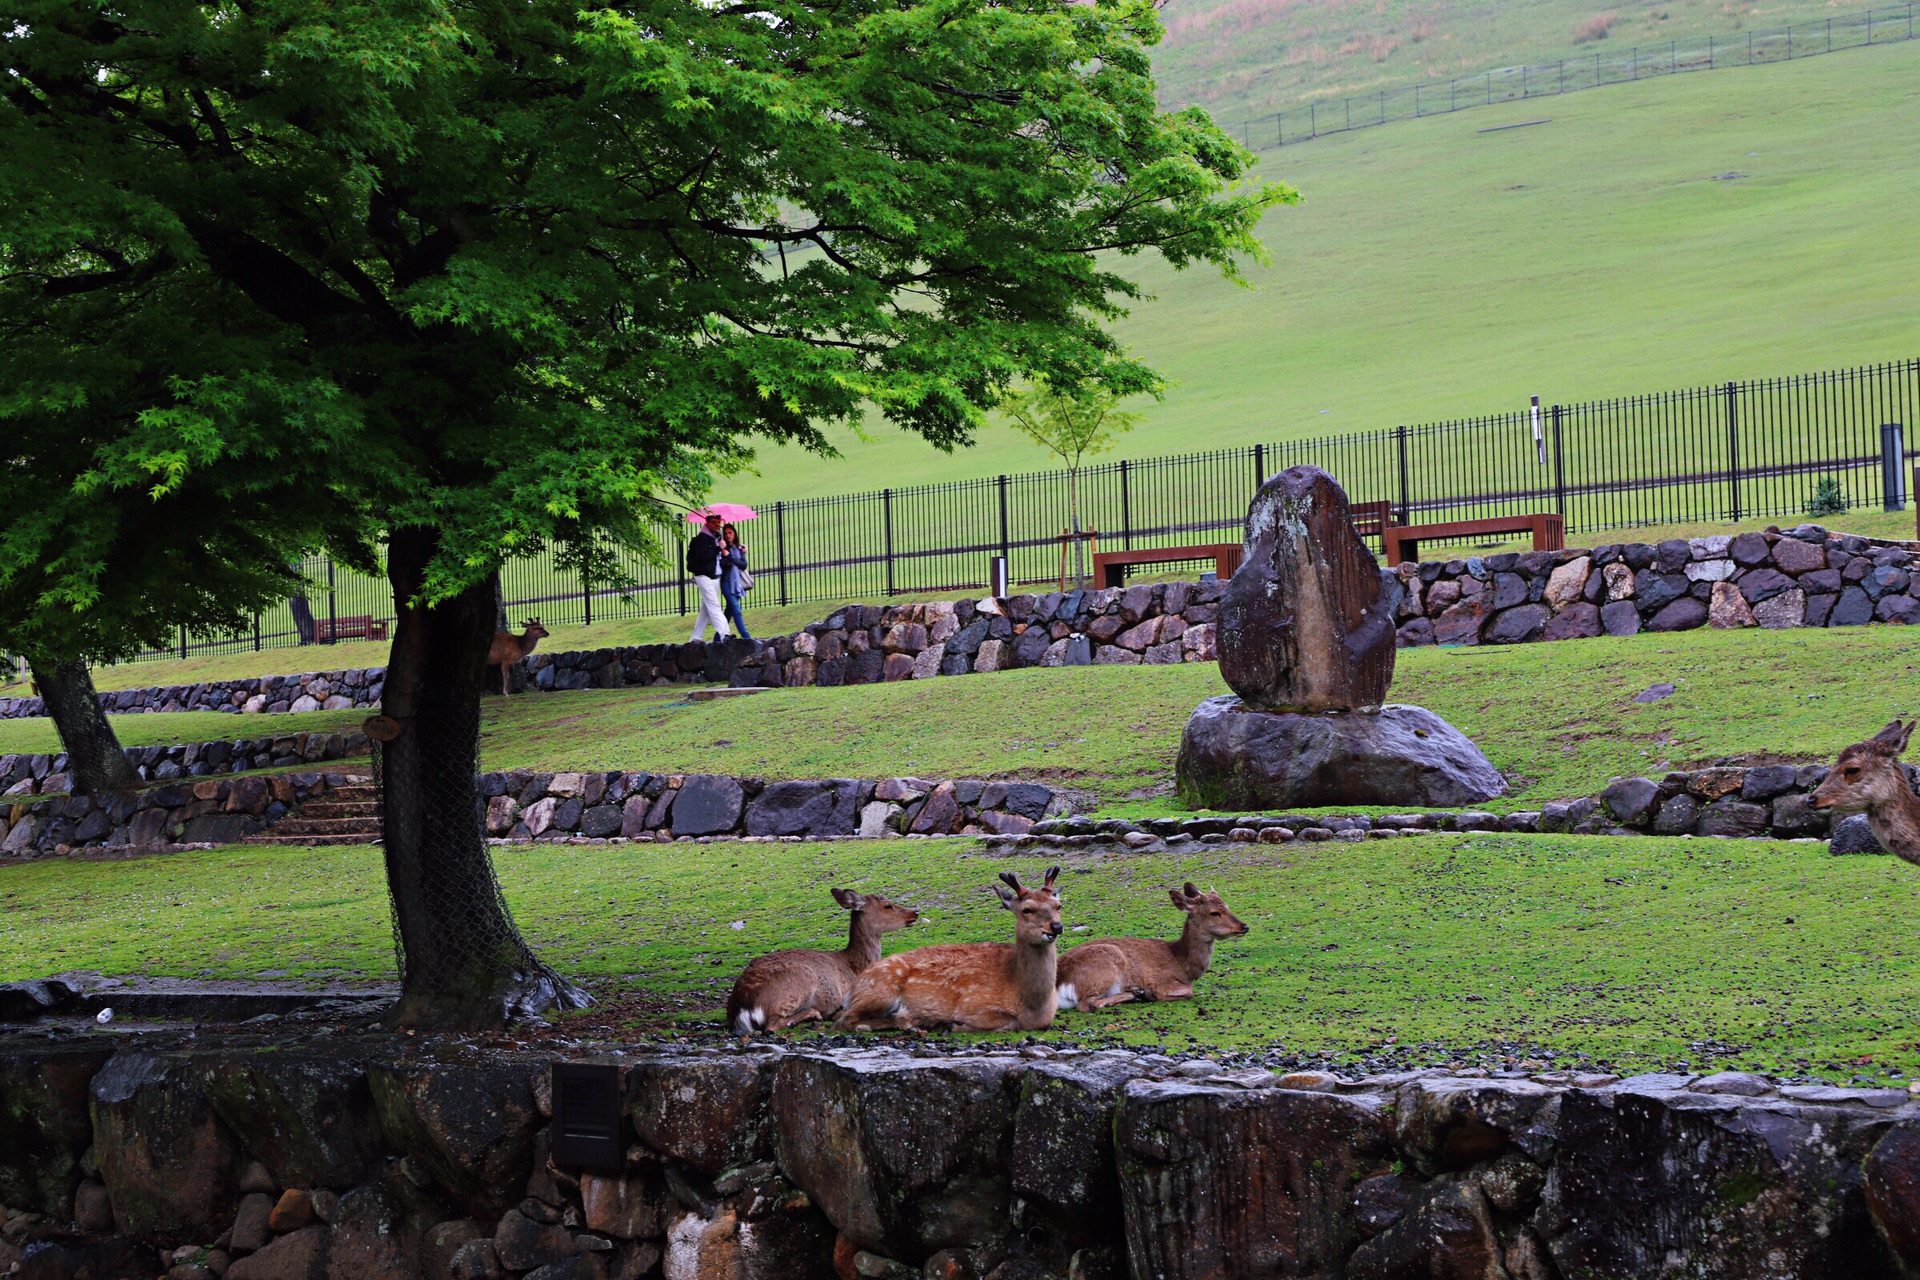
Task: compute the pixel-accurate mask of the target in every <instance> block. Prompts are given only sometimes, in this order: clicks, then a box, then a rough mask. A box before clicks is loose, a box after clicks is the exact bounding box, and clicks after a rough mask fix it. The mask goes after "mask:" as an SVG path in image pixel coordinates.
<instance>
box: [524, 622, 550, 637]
mask: <svg viewBox="0 0 1920 1280" xmlns="http://www.w3.org/2000/svg"><path fill="white" fill-rule="evenodd" d="M521 625H522V626H524V627H525V628H526V630H525V631H522V632H521V633H520V638H521V639H522V640H545V639H546V638H547V637H548V636H550V635H552V634H553V633H552V632H551V631H548V630H547V629H546V628H545V627H543V626H541V625H540V619H538V618H528V619H527V620H526V621H525V622H523V623H521Z"/></svg>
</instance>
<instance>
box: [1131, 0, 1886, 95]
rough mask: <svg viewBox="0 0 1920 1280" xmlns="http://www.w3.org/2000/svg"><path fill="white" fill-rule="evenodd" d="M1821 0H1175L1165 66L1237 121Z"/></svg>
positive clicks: (1785, 19) (1168, 81) (1802, 17)
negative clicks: (1617, 0) (1607, 0)
mask: <svg viewBox="0 0 1920 1280" xmlns="http://www.w3.org/2000/svg"><path fill="white" fill-rule="evenodd" d="M1863 7H1864V6H1858V5H1851V4H1849V5H1846V6H1836V5H1830V4H1825V3H1821V2H1820V0H1772V2H1770V3H1761V4H1745V3H1740V0H1624V3H1618V4H1613V3H1602V2H1601V0H1526V3H1519V4H1516V3H1513V2H1512V0H1316V3H1312V4H1308V3H1305V2H1304V0H1174V2H1173V3H1171V4H1168V5H1167V6H1166V7H1165V8H1164V9H1162V10H1161V21H1162V22H1164V23H1165V24H1166V28H1167V38H1166V40H1165V41H1164V43H1163V44H1162V45H1161V47H1160V48H1159V49H1158V50H1157V51H1156V52H1155V54H1154V59H1153V66H1154V72H1155V75H1156V76H1157V77H1158V79H1159V82H1160V99H1161V101H1162V102H1163V103H1165V104H1166V105H1167V106H1169V107H1179V106H1188V105H1193V104H1198V105H1200V106H1203V107H1206V108H1207V109H1208V110H1209V111H1210V112H1212V113H1213V116H1214V118H1215V119H1216V120H1219V121H1221V122H1222V123H1227V124H1233V123H1237V122H1238V121H1240V120H1242V119H1244V118H1246V117H1248V116H1257V115H1263V114H1268V113H1271V112H1273V111H1276V110H1280V109H1283V108H1286V107H1292V106H1299V105H1303V104H1305V103H1306V102H1308V101H1312V100H1323V101H1324V100H1327V99H1334V98H1340V97H1345V96H1349V95H1362V94H1369V93H1374V92H1377V91H1379V90H1381V89H1389V90H1391V89H1398V88H1403V87H1408V86H1411V85H1414V84H1426V85H1442V86H1444V85H1445V84H1446V82H1447V81H1448V80H1450V79H1454V78H1457V77H1464V76H1471V75H1475V74H1478V73H1480V72H1483V71H1488V70H1492V69H1497V68H1500V67H1507V66H1517V65H1519V64H1521V63H1542V62H1551V61H1555V60H1557V59H1561V58H1570V57H1579V56H1582V55H1591V54H1592V53H1594V52H1595V51H1596V50H1601V51H1604V52H1605V53H1608V54H1612V53H1615V52H1621V53H1624V51H1625V49H1626V48H1627V47H1628V46H1634V45H1639V46H1651V45H1656V44H1664V43H1665V42H1667V41H1670V40H1681V41H1684V40H1687V39H1690V38H1693V37H1696V36H1707V35H1715V36H1720V35H1737V34H1738V33H1741V32H1744V31H1748V30H1754V29H1770V28H1775V27H1784V26H1788V25H1791V24H1795V23H1806V22H1818V21H1821V20H1823V19H1825V18H1827V17H1830V16H1835V15H1837V14H1843V13H1852V12H1856V11H1857V10H1858V9H1860V8H1863Z"/></svg>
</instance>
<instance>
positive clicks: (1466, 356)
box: [721, 42, 1920, 503]
mask: <svg viewBox="0 0 1920 1280" xmlns="http://www.w3.org/2000/svg"><path fill="white" fill-rule="evenodd" d="M1917 112H1920V42H1916V43H1906V44H1895V45H1887V46H1883V47H1880V48H1875V49H1863V50H1857V51H1854V52H1849V53H1840V54H1835V55H1833V56H1831V57H1822V58H1811V59H1807V60H1805V61H1801V62H1794V63H1787V64H1782V65H1777V66H1772V67H1762V68H1755V69H1753V70H1751V71H1746V70H1743V71H1738V72H1728V73H1725V74H1711V75H1694V76H1679V77H1674V78H1670V79H1664V80H1659V81H1654V82H1642V83H1640V84H1637V85H1622V86H1614V87H1610V88H1602V89H1595V90H1592V91H1590V92H1586V93H1578V94H1571V95H1569V96H1567V97H1565V98H1556V99H1553V100H1551V101H1550V102H1544V103H1543V102H1539V101H1535V102H1529V103H1515V104H1510V105H1507V106H1497V105H1496V106H1493V107H1488V108H1485V109H1483V110H1480V111H1474V112H1462V113H1460V114H1457V115H1451V116H1440V117H1431V118H1428V119H1425V120H1419V121H1410V122H1406V123H1402V124H1394V125H1389V126H1387V127H1385V128H1380V129H1368V130H1361V131H1358V132H1355V133H1350V134H1342V135H1337V136H1334V137H1330V138H1323V139H1321V140H1319V141H1317V142H1313V143H1310V144H1307V145H1303V146H1299V147H1288V148H1286V149H1284V150H1281V151H1278V152H1270V153H1268V154H1267V155H1265V156H1264V157H1263V161H1262V170H1263V171H1264V172H1267V173H1269V174H1271V175H1272V176H1274V177H1278V178H1283V179H1285V180H1287V181H1289V182H1291V183H1293V184H1295V185H1296V186H1298V187H1299V188H1300V189H1301V191H1302V192H1304V193H1305V196H1306V202H1305V203H1304V204H1302V205H1300V206H1298V207H1296V208H1288V209H1281V210H1278V211H1276V212H1275V213H1273V214H1272V215H1271V216H1270V217H1269V218H1268V220H1267V222H1266V223H1265V225H1264V227H1263V228H1262V234H1263V236H1264V238H1265V240H1266V242H1267V244H1268V245H1269V246H1270V247H1271V249H1272V251H1273V256H1274V262H1273V265H1272V266H1270V267H1266V268H1254V269H1252V270H1250V272H1249V278H1250V280H1251V281H1252V283H1253V285H1254V287H1253V288H1251V289H1240V288H1235V287H1233V286H1231V285H1228V284H1225V283H1224V282H1222V281H1221V280H1219V279H1218V278H1217V277H1213V276H1208V275H1204V274H1201V273H1199V272H1186V273H1182V274H1179V275H1175V274H1174V273H1172V272H1170V271H1167V270H1165V269H1164V268H1161V267H1159V266H1158V265H1156V264H1154V263H1152V262H1146V261H1143V262H1142V263H1141V264H1140V265H1139V266H1138V268H1137V270H1138V275H1139V277H1140V278H1141V279H1142V280H1143V281H1144V282H1145V284H1146V287H1147V288H1148V290H1149V291H1150V292H1152V293H1154V294H1156V295H1157V298H1158V300H1157V301H1154V302H1150V303H1145V304H1142V305H1141V306H1140V307H1139V308H1137V309H1136V311H1135V312H1134V314H1133V316H1132V317H1131V318H1129V319H1128V320H1126V321H1124V322H1123V323H1121V324H1120V325H1119V326H1118V327H1117V330H1116V331H1117V332H1118V334H1119V335H1120V337H1121V338H1122V339H1123V340H1124V341H1125V342H1127V343H1128V344H1129V345H1130V346H1131V347H1132V348H1133V349H1134V350H1135V351H1137V352H1138V353H1140V354H1141V355H1143V356H1144V357H1146V358H1147V359H1148V360H1149V361H1150V362H1151V363H1152V364H1153V365H1154V366H1155V367H1156V368H1158V369H1159V370H1161V371H1162V372H1163V373H1165V374H1166V375H1167V376H1168V377H1170V378H1172V379H1173V380H1175V381H1176V382H1177V383H1178V384H1179V385H1178V387H1177V388H1176V389H1175V390H1174V391H1173V392H1172V393H1171V394H1169V395H1168V397H1167V399H1166V400H1165V401H1164V402H1163V403H1161V404H1158V405H1148V406H1146V413H1147V422H1146V423H1145V424H1144V425H1143V426H1142V427H1141V428H1140V429H1139V430H1137V431H1136V432H1134V433H1133V434H1132V435H1131V436H1129V437H1127V438H1126V439H1125V441H1124V444H1123V448H1122V450H1121V456H1131V457H1143V456H1148V455H1153V454H1164V453H1179V452H1185V451H1189V450H1196V449H1206V448H1213V447H1217V446H1222V445H1235V444H1251V443H1254V442H1256V441H1262V440H1275V439H1290V438H1292V439H1297V438H1307V437H1313V436H1320V435H1330V434H1337V433H1342V432H1350V431H1366V430H1375V429H1381V428H1390V427H1392V426H1394V425H1395V424H1396V423H1402V422H1410V423H1411V422H1423V421H1432V420H1436V419H1443V418H1450V417H1455V416H1461V415H1468V414H1475V413H1482V412H1491V411H1496V410H1504V409H1511V408H1521V407H1524V406H1525V404H1526V402H1527V397H1528V395H1530V394H1534V393H1538V394H1540V395H1541V396H1542V398H1543V399H1545V400H1548V401H1552V400H1560V401H1563V402H1567V401H1574V400H1581V399H1586V398H1589V397H1599V396H1608V395H1618V394H1627V393H1632V392H1639V391H1657V390H1663V389H1666V388H1670V387H1681V386H1691V385H1697V384H1700V383H1707V382H1715V381H1720V380H1724V379H1727V378H1745V377H1756V376H1768V375H1775V374H1784V373H1793V372H1802V371H1810V370H1815V369H1821V368H1828V367H1835V366H1840V365H1848V364H1856V363H1863V362H1867V361H1871V360H1878V359H1895V358H1900V357H1905V356H1911V355H1914V354H1916V353H1920V275H1916V273H1915V272H1914V271H1913V270H1912V260H1913V257H1914V254H1915V252H1916V250H1920V226H1916V224H1915V222H1914V220H1913V219H1912V217H1911V215H1910V205H1911V198H1910V193H1911V192H1912V191H1914V190H1916V189H1920V149H1916V148H1915V147H1913V146H1912V145H1910V141H1909V139H1910V134H1911V122H1912V120H1913V119H1914V118H1915V115H1916V113H1917ZM1548 116H1550V117H1552V123H1551V124H1548V125H1543V126H1540V127H1538V128H1528V129H1515V130H1511V131H1508V132H1501V133H1491V134H1482V133H1478V132H1476V130H1478V129H1481V128H1485V127H1487V126H1490V125H1497V124H1502V123H1509V122H1517V121H1521V120H1534V119H1539V118H1541V117H1548ZM1729 173H1738V174H1740V175H1742V176H1741V177H1739V178H1737V179H1729V180H1724V181H1716V180H1715V178H1716V177H1717V176H1718V175H1722V174H1729ZM874 434H875V435H876V436H877V438H876V439H875V440H874V441H872V442H871V443H868V442H862V441H859V440H857V439H855V438H854V437H853V436H852V435H851V433H845V432H843V433H840V434H839V436H838V437H837V443H838V444H839V445H840V447H841V449H842V450H843V453H844V456H843V457H842V458H839V459H819V458H812V457H807V456H801V455H799V454H797V453H795V452H794V451H791V450H769V451H767V452H766V453H765V454H764V455H763V459H762V461H761V463H760V467H759V471H760V474H759V475H758V476H742V477H739V478H737V479H736V480H735V481H733V482H731V483H729V484H727V485H725V486H724V487H723V488H724V492H723V494H722V495H721V496H724V497H728V498H738V499H740V500H743V501H749V502H756V503H759V502H766V501H770V500H772V499H773V498H776V497H784V498H797V497H805V496H811V495H817V494H825V493H838V492H846V491H851V490H866V489H878V488H880V487H881V486H883V485H904V484H912V483H921V482H926V481H934V480H951V479H962V478H968V477H973V476H980V475H991V474H994V473H996V472H1001V471H1019V470H1025V469H1033V468H1041V467H1046V466H1049V465H1051V464H1050V462H1049V459H1048V458H1047V456H1046V455H1045V454H1043V453H1042V452H1041V451H1040V450H1038V449H1037V448H1035V447H1033V446H1032V445H1030V444H1026V443H1024V442H1022V441H1020V440H1018V439H1017V438H1016V437H1015V435H1014V433H1013V432H1012V431H1011V430H1010V429H1007V428H1005V427H995V428H992V429H990V430H989V431H987V432H986V433H985V434H984V435H983V436H982V437H981V440H980V442H979V444H978V445H976V446H975V447H974V448H973V449H971V450H966V451H961V452H958V453H954V454H950V455H949V454H941V453H939V452H937V451H936V450H934V449H932V448H930V447H928V446H927V445H925V444H924V443H921V442H919V441H918V440H917V439H914V438H909V437H907V436H905V435H904V434H902V433H899V432H897V431H894V430H892V429H891V428H886V427H882V426H877V425H876V427H875V429H874Z"/></svg>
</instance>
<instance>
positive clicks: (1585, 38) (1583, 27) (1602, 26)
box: [1573, 13, 1620, 44]
mask: <svg viewBox="0 0 1920 1280" xmlns="http://www.w3.org/2000/svg"><path fill="white" fill-rule="evenodd" d="M1618 21H1620V15H1619V14H1617V13H1602V14H1596V15H1595V16H1593V17H1591V18H1588V19H1587V20H1586V21H1585V22H1583V23H1581V24H1580V25H1579V26H1577V27H1575V28H1574V29H1573V42H1574V43H1575V44H1591V43H1592V42H1593V41H1595V40H1605V39H1606V38H1607V32H1608V31H1610V30H1612V29H1613V24H1614V23H1616V22H1618Z"/></svg>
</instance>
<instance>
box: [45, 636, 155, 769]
mask: <svg viewBox="0 0 1920 1280" xmlns="http://www.w3.org/2000/svg"><path fill="white" fill-rule="evenodd" d="M28 661H29V663H30V664H31V665H32V667H33V679H34V682H35V683H36V684H37V685H39V687H40V697H41V699H42V701H44V702H45V704H46V708H47V715H48V717H49V718H51V719H52V721H53V727H54V729H55V730H57V731H58V732H59V734H60V745H61V746H63V747H65V748H66V750H67V770H68V772H70V773H72V774H73V789H74V790H75V791H76V792H81V793H85V794H89V795H97V794H99V793H100V792H103V791H126V790H128V789H130V788H132V787H137V786H139V785H140V775H139V774H137V773H135V772H134V771H133V766H132V765H131V764H129V763H128V762H127V753H126V752H125V751H123V750H121V748H120V738H119V736H118V735H116V734H115V733H114V731H113V722H112V721H111V720H109V719H107V713H106V712H104V711H102V710H101V709H100V699H99V698H98V697H97V696H96V695H95V694H94V691H93V673H92V672H90V671H88V670H87V664H86V663H84V662H80V661H78V660H76V659H66V660H55V659H51V658H45V657H40V658H35V657H31V656H29V659H28Z"/></svg>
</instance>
